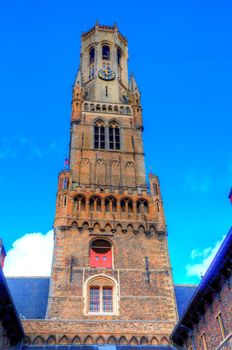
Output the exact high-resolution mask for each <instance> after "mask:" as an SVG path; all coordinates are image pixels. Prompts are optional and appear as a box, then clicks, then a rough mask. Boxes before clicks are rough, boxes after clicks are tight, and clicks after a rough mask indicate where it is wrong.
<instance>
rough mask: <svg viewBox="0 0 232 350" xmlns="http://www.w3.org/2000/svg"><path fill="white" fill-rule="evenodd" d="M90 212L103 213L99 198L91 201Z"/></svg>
mask: <svg viewBox="0 0 232 350" xmlns="http://www.w3.org/2000/svg"><path fill="white" fill-rule="evenodd" d="M89 210H90V211H94V212H96V211H98V212H100V211H101V198H100V197H98V196H93V197H91V198H90V200H89Z"/></svg>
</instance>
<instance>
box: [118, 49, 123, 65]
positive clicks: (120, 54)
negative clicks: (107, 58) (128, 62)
mask: <svg viewBox="0 0 232 350" xmlns="http://www.w3.org/2000/svg"><path fill="white" fill-rule="evenodd" d="M121 58H122V51H121V50H120V49H118V50H117V61H118V65H119V66H120V65H121Z"/></svg>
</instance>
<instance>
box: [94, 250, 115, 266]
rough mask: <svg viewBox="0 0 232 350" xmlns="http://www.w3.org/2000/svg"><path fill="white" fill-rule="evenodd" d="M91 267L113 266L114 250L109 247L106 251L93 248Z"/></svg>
mask: <svg viewBox="0 0 232 350" xmlns="http://www.w3.org/2000/svg"><path fill="white" fill-rule="evenodd" d="M90 267H105V268H112V250H111V249H109V250H108V252H106V253H98V252H95V251H94V250H93V249H92V248H91V249H90Z"/></svg>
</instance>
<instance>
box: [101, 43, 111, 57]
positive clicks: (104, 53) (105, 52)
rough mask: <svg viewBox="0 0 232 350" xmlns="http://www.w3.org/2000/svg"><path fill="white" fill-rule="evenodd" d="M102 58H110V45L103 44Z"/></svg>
mask: <svg viewBox="0 0 232 350" xmlns="http://www.w3.org/2000/svg"><path fill="white" fill-rule="evenodd" d="M102 59H103V60H110V47H109V45H103V46H102Z"/></svg>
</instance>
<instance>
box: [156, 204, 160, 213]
mask: <svg viewBox="0 0 232 350" xmlns="http://www.w3.org/2000/svg"><path fill="white" fill-rule="evenodd" d="M156 209H157V211H158V212H159V211H160V207H159V202H158V201H157V202H156Z"/></svg>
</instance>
